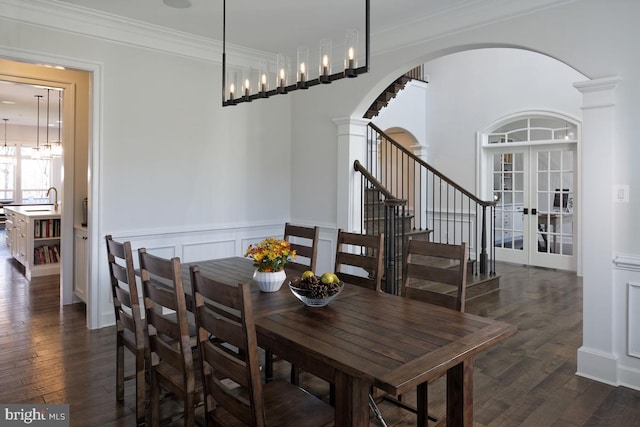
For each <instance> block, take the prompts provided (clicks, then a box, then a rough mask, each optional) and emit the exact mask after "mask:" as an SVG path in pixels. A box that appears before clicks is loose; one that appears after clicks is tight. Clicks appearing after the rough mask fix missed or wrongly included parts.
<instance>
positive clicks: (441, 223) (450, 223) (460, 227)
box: [427, 210, 490, 258]
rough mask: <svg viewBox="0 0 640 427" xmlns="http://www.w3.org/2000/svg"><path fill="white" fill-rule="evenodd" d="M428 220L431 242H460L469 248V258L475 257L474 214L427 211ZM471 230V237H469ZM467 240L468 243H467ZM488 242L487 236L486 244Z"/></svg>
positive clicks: (467, 212) (457, 243)
mask: <svg viewBox="0 0 640 427" xmlns="http://www.w3.org/2000/svg"><path fill="white" fill-rule="evenodd" d="M428 216H429V218H433V222H431V221H429V222H428V223H427V227H433V231H432V232H431V241H432V242H442V243H451V244H456V245H459V244H460V243H462V242H465V243H467V246H468V248H469V257H471V258H475V256H476V250H477V245H476V239H477V238H478V237H479V236H476V235H475V233H474V232H473V230H474V229H475V226H476V214H475V212H469V211H463V212H458V213H454V212H453V211H452V212H447V211H444V212H439V211H435V212H434V211H432V210H429V211H428ZM469 230H471V231H472V232H471V235H469ZM467 240H469V241H467ZM489 241H490V238H489V236H487V242H488V244H490V243H489Z"/></svg>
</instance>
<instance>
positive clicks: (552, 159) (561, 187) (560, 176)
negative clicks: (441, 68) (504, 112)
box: [481, 112, 580, 271]
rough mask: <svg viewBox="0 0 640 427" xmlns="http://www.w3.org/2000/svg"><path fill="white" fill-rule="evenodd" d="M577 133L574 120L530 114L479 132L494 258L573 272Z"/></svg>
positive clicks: (558, 116)
mask: <svg viewBox="0 0 640 427" xmlns="http://www.w3.org/2000/svg"><path fill="white" fill-rule="evenodd" d="M579 130H580V127H579V125H578V124H577V122H576V121H575V119H569V118H566V117H563V116H561V115H554V114H551V113H536V112H531V113H522V114H518V115H516V116H511V117H509V118H507V119H503V120H500V121H499V122H497V123H496V124H494V125H493V126H491V127H490V128H489V131H488V132H484V133H483V134H482V137H481V143H482V146H481V149H482V162H483V165H482V167H481V169H482V170H483V171H484V172H483V173H482V175H483V177H484V180H483V181H484V186H485V191H486V192H487V193H488V194H493V195H495V196H496V197H497V198H498V203H497V205H496V213H495V217H494V235H493V245H494V248H495V253H496V259H497V260H499V261H507V262H515V263H521V264H528V265H536V266H541V267H550V268H560V269H564V270H573V271H575V270H576V259H577V257H576V249H577V247H578V246H577V244H576V243H577V239H576V235H577V233H576V231H577V223H576V221H575V218H576V217H577V214H578V212H577V211H576V209H577V206H578V205H577V203H576V202H577V200H576V198H577V194H578V191H577V187H578V181H577V179H576V177H577V172H578V164H579V163H578V161H577V147H578V141H579V133H580V132H579Z"/></svg>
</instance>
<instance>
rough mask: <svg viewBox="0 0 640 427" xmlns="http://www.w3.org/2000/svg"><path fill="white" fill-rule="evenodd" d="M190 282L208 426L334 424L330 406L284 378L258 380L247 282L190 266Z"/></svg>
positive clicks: (254, 332)
mask: <svg viewBox="0 0 640 427" xmlns="http://www.w3.org/2000/svg"><path fill="white" fill-rule="evenodd" d="M191 284H192V291H193V301H194V305H195V315H196V316H195V317H196V325H197V329H198V344H199V348H200V361H201V363H202V370H201V372H202V376H203V378H202V382H203V385H204V393H205V409H206V418H207V425H220V426H236V425H247V426H255V427H264V426H267V425H269V426H283V427H284V426H291V427H298V426H307V427H315V426H328V425H333V421H334V409H333V408H332V407H331V406H329V405H327V404H326V403H324V402H323V401H321V400H320V399H318V398H316V397H315V396H313V395H311V394H309V393H307V392H306V391H304V390H302V389H300V388H299V387H297V386H295V385H293V384H290V383H288V382H286V381H281V380H276V381H272V382H269V383H266V384H262V382H261V380H260V368H259V356H258V342H257V336H256V327H255V323H254V318H253V312H252V309H251V297H250V291H249V284H248V283H242V284H238V285H236V286H232V285H228V284H224V283H220V282H217V281H215V280H212V279H209V278H206V277H204V276H202V275H201V274H200V270H199V268H198V266H192V267H191ZM212 336H215V337H216V339H215V340H211V339H210V337H212Z"/></svg>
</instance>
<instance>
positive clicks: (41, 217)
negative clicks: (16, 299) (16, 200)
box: [4, 205, 61, 280]
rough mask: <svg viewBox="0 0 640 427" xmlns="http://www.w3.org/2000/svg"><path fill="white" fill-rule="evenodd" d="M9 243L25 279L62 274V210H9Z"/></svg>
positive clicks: (37, 207)
mask: <svg viewBox="0 0 640 427" xmlns="http://www.w3.org/2000/svg"><path fill="white" fill-rule="evenodd" d="M4 210H5V214H6V217H7V219H6V233H7V235H6V243H7V246H9V250H10V252H11V256H13V257H14V258H15V259H16V260H17V261H18V262H19V263H20V264H22V265H23V266H24V268H25V276H27V279H29V280H31V278H32V277H40V276H50V275H58V274H60V256H61V254H60V209H58V210H56V209H54V206H53V205H22V206H5V207H4Z"/></svg>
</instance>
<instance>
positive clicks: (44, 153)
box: [40, 88, 52, 160]
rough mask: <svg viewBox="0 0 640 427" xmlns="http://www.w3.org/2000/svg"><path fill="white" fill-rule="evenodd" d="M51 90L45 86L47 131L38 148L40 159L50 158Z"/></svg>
mask: <svg viewBox="0 0 640 427" xmlns="http://www.w3.org/2000/svg"><path fill="white" fill-rule="evenodd" d="M51 90H52V89H50V88H47V121H46V127H47V133H46V139H45V140H44V144H42V148H41V149H40V158H41V159H47V160H48V159H50V158H51V143H50V142H49V126H50V125H49V107H50V101H51Z"/></svg>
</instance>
